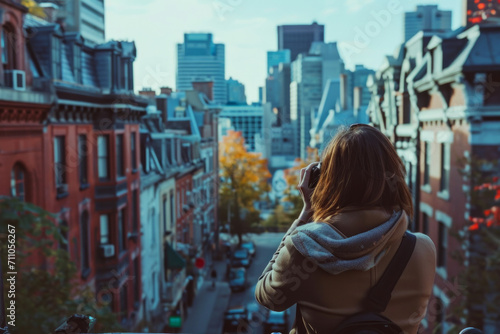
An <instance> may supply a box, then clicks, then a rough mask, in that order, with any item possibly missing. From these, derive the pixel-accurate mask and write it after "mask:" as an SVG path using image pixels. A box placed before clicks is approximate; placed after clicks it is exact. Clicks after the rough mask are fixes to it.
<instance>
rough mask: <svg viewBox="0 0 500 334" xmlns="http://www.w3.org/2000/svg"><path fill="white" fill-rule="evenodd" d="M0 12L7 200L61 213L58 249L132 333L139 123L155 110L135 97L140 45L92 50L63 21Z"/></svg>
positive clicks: (8, 5)
mask: <svg viewBox="0 0 500 334" xmlns="http://www.w3.org/2000/svg"><path fill="white" fill-rule="evenodd" d="M0 6H1V9H2V10H3V11H4V15H3V17H4V21H3V22H2V36H1V38H2V41H4V42H3V43H2V45H5V46H6V50H0V51H1V52H2V54H4V53H5V54H6V55H7V56H6V57H4V59H7V63H4V64H3V67H2V69H0V71H2V74H3V75H2V76H0V78H2V79H0V80H2V81H1V83H2V86H1V87H0V97H1V99H0V175H4V176H5V177H3V178H0V194H2V195H8V196H16V197H19V198H21V199H24V200H26V201H28V202H32V203H34V204H36V205H38V206H40V207H42V208H44V209H46V210H48V211H50V212H53V213H55V214H57V222H56V223H58V224H60V225H61V226H66V227H67V232H65V234H66V235H65V236H66V241H65V242H63V244H61V245H59V247H63V248H66V249H67V250H68V252H69V253H70V258H71V259H72V261H74V262H75V264H76V266H77V268H78V270H79V277H80V280H81V284H82V285H83V284H86V285H89V286H91V287H92V288H93V289H94V290H95V291H96V297H97V298H101V299H103V300H108V301H109V302H110V303H111V307H112V309H113V310H114V311H115V312H117V313H121V314H122V315H123V316H122V322H123V324H124V325H126V327H127V328H133V327H134V326H135V325H136V324H137V323H138V322H139V320H140V319H138V318H137V316H136V314H139V308H140V303H139V298H140V295H141V281H140V279H139V277H140V268H141V266H140V235H139V226H140V214H139V212H140V211H139V210H140V206H139V192H140V191H139V189H140V173H139V172H138V171H139V168H140V165H139V164H140V157H139V139H140V136H139V121H140V117H141V116H142V115H144V114H145V108H146V106H147V101H145V100H144V99H142V98H140V97H136V96H134V95H133V90H132V82H133V72H132V63H133V61H134V59H135V54H136V50H135V46H134V43H133V42H115V41H112V42H108V43H106V44H103V45H97V46H93V47H91V46H88V45H87V44H86V43H85V41H84V40H83V39H82V38H81V37H80V36H79V34H77V33H64V32H63V31H62V30H61V28H60V27H59V25H57V24H50V23H43V22H42V21H40V20H38V19H34V18H33V17H31V16H29V15H26V17H25V18H23V14H24V13H26V9H25V8H24V7H22V6H20V5H18V4H15V3H14V2H13V1H8V0H0ZM23 24H24V26H25V29H26V32H27V33H26V35H27V36H29V47H30V52H27V51H26V49H25V47H26V41H25V40H24V37H23V36H24V33H23V28H22V27H23ZM35 32H36V33H35ZM5 41H6V42H5ZM11 45H16V48H11ZM47 46H49V48H48V49H47ZM47 50H50V51H49V52H47ZM25 55H26V57H27V59H25ZM111 63H116V64H119V66H113V67H111V66H110V64H111ZM28 64H31V66H28ZM95 68H98V69H99V71H95ZM13 69H15V70H16V72H15V73H14V74H15V76H16V80H18V81H15V82H14V83H13V82H12V80H13V79H12V76H10V77H9V75H10V74H8V73H9V72H8V71H12V70H13ZM23 78H24V79H25V80H24V81H22V80H23ZM21 81H22V82H21ZM21 83H22V85H21ZM36 261H37V262H38V264H40V265H42V264H43V263H44V262H45V261H46V259H43V258H41V257H38V259H37V260H36Z"/></svg>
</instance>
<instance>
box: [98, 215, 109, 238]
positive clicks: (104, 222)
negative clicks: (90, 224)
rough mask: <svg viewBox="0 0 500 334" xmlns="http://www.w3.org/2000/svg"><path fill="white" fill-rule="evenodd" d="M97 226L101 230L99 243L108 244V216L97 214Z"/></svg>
mask: <svg viewBox="0 0 500 334" xmlns="http://www.w3.org/2000/svg"><path fill="white" fill-rule="evenodd" d="M99 227H100V232H101V241H100V242H101V245H105V244H109V243H110V242H109V216H108V215H100V216H99Z"/></svg>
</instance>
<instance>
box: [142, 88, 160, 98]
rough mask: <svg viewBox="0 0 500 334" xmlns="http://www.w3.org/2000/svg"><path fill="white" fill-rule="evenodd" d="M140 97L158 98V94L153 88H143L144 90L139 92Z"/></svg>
mask: <svg viewBox="0 0 500 334" xmlns="http://www.w3.org/2000/svg"><path fill="white" fill-rule="evenodd" d="M139 95H142V96H145V97H149V98H154V97H155V96H156V92H155V91H154V90H152V89H151V88H143V89H142V90H140V91H139Z"/></svg>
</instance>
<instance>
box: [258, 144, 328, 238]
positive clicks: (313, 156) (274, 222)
mask: <svg viewBox="0 0 500 334" xmlns="http://www.w3.org/2000/svg"><path fill="white" fill-rule="evenodd" d="M317 161H319V156H318V149H315V148H310V147H308V148H307V156H306V159H305V160H302V159H300V158H297V159H295V161H294V166H293V167H291V168H288V169H285V171H284V173H285V181H286V183H287V187H286V189H285V192H284V194H285V196H284V197H283V199H282V200H281V201H282V202H281V203H280V204H278V205H277V206H276V207H275V208H274V212H273V214H272V215H271V216H270V217H269V218H268V219H267V221H266V225H267V227H272V228H277V229H278V230H279V231H286V230H288V228H289V227H290V225H291V224H292V222H293V221H294V220H295V219H297V217H299V215H300V212H301V211H302V207H303V201H302V197H301V196H300V193H299V191H298V189H297V185H298V184H299V177H300V170H301V169H302V168H305V167H307V166H308V165H309V164H311V163H313V162H317Z"/></svg>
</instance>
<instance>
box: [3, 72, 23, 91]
mask: <svg viewBox="0 0 500 334" xmlns="http://www.w3.org/2000/svg"><path fill="white" fill-rule="evenodd" d="M5 86H7V87H10V88H13V89H15V90H26V73H24V71H21V70H6V71H5Z"/></svg>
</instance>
